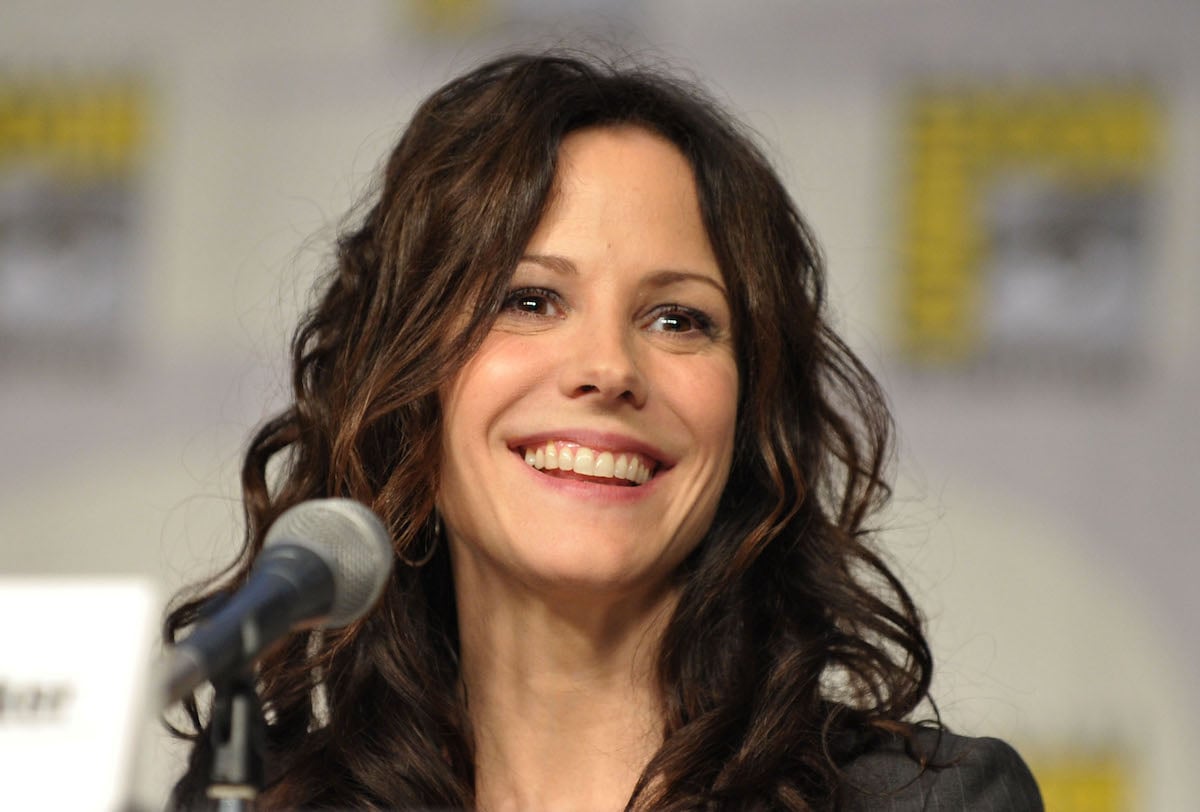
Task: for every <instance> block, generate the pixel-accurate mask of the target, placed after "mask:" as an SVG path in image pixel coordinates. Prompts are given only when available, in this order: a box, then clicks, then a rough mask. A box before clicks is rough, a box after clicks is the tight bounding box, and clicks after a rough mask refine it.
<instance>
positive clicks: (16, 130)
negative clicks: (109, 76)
mask: <svg viewBox="0 0 1200 812" xmlns="http://www.w3.org/2000/svg"><path fill="white" fill-rule="evenodd" d="M144 116H145V113H144V103H143V98H142V93H141V90H140V88H139V87H138V86H137V85H136V84H134V83H132V82H119V81H110V82H96V83H91V82H87V81H86V80H80V81H74V82H62V83H56V82H54V81H50V80H47V81H31V82H24V83H13V82H10V83H3V82H0V170H5V169H11V168H12V167H13V166H14V165H18V164H19V165H22V166H27V167H29V166H37V167H39V168H40V169H42V170H46V171H50V172H53V173H55V174H60V175H68V176H83V177H89V178H90V177H95V176H105V175H125V174H128V173H129V171H130V169H131V168H132V164H134V163H135V162H136V161H137V159H138V157H139V156H140V153H141V150H142V148H143V142H144V139H145V119H144Z"/></svg>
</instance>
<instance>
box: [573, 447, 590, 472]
mask: <svg viewBox="0 0 1200 812" xmlns="http://www.w3.org/2000/svg"><path fill="white" fill-rule="evenodd" d="M571 470H573V471H574V472H575V473H577V474H583V475H584V476H591V475H592V472H593V471H595V470H596V454H595V452H593V451H592V449H590V448H580V449H576V451H575V467H574V468H572V469H571Z"/></svg>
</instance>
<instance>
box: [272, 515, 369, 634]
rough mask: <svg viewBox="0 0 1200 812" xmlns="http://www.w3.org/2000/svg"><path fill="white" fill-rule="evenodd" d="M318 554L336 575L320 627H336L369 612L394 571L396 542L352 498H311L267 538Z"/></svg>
mask: <svg viewBox="0 0 1200 812" xmlns="http://www.w3.org/2000/svg"><path fill="white" fill-rule="evenodd" d="M273 544H294V545H296V546H298V547H303V548H304V549H306V550H310V551H311V552H313V553H316V554H317V555H319V556H320V557H321V558H322V559H323V560H324V561H325V563H326V565H327V566H328V567H329V569H330V571H331V572H332V573H333V584H334V589H333V606H332V608H330V610H329V616H328V617H327V618H325V620H324V622H322V623H321V626H322V627H324V628H327V629H336V628H338V627H340V626H345V625H347V624H349V623H353V622H354V621H355V620H358V618H360V617H362V616H363V615H365V614H366V613H367V611H368V610H370V608H371V607H372V606H374V605H375V601H376V600H377V599H378V598H379V593H381V592H382V591H383V585H384V584H385V583H386V582H387V579H388V576H390V575H391V573H392V540H391V536H390V535H389V533H388V531H387V528H385V527H384V526H383V522H381V521H380V520H379V517H378V516H376V515H375V514H374V513H373V512H372V511H371V510H370V508H368V507H367V506H366V505H363V504H361V503H359V502H355V501H354V500H353V499H312V500H310V501H308V502H301V503H300V504H298V505H294V506H293V507H291V508H288V509H287V510H286V511H284V512H283V514H282V515H280V517H279V518H278V519H276V520H275V523H274V524H273V525H271V529H270V530H268V531H267V537H266V539H265V540H264V541H263V546H264V547H270V546H271V545H273Z"/></svg>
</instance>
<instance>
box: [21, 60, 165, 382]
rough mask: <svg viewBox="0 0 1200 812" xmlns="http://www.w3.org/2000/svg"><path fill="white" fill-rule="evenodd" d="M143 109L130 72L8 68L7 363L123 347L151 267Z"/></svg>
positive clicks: (94, 354)
mask: <svg viewBox="0 0 1200 812" xmlns="http://www.w3.org/2000/svg"><path fill="white" fill-rule="evenodd" d="M145 107H146V105H145V99H144V97H143V93H142V89H141V85H140V84H139V83H138V82H136V81H135V80H132V79H130V78H128V77H125V76H121V75H115V76H112V77H103V76H98V75H93V74H87V75H78V76H72V75H70V74H63V75H58V74H48V75H45V76H41V77H29V76H26V77H22V76H20V75H15V74H14V75H5V74H3V73H0V347H3V358H0V362H9V363H11V362H14V361H20V360H24V361H26V362H39V363H44V362H47V361H51V362H53V361H54V360H55V359H61V358H62V357H64V356H67V357H79V356H86V357H87V358H88V359H89V360H90V361H112V360H115V359H114V357H113V356H115V355H116V354H118V353H119V351H120V346H119V345H120V340H121V338H122V336H121V332H120V331H121V326H122V325H123V324H126V323H127V320H128V318H130V317H131V316H133V315H134V313H133V312H132V308H133V306H134V300H135V286H136V285H137V284H138V282H139V281H140V280H141V277H142V274H143V273H144V269H143V268H141V267H139V265H140V263H139V260H140V258H141V256H142V253H143V252H142V251H141V250H140V243H141V241H142V239H143V236H144V234H145V227H144V225H143V224H142V223H141V222H140V221H139V218H140V217H141V214H142V205H141V204H142V201H141V199H140V196H139V195H140V192H141V191H142V172H143V170H144V165H145V154H144V150H145V134H144V130H145V116H146V110H145Z"/></svg>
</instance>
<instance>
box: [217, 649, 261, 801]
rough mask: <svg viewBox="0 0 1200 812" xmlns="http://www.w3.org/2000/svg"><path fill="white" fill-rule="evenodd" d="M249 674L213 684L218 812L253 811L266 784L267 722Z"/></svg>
mask: <svg viewBox="0 0 1200 812" xmlns="http://www.w3.org/2000/svg"><path fill="white" fill-rule="evenodd" d="M249 671H250V669H248V668H247V669H246V672H244V673H241V674H238V675H237V676H235V677H231V678H229V679H226V680H221V681H219V682H215V683H213V690H214V692H215V693H214V697H213V706H212V708H213V710H212V714H213V715H212V723H211V725H210V729H209V730H210V734H209V735H210V736H211V741H212V748H213V762H212V773H211V775H210V778H209V783H208V797H209V798H211V799H212V800H214V801H216V808H217V812H253V810H254V807H255V799H256V798H257V797H258V793H259V791H260V790H261V789H262V785H263V753H264V751H265V749H266V722H265V720H264V718H263V712H262V704H261V703H260V702H259V700H258V692H257V691H256V690H255V688H254V679H253V675H252V674H250V673H249Z"/></svg>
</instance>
